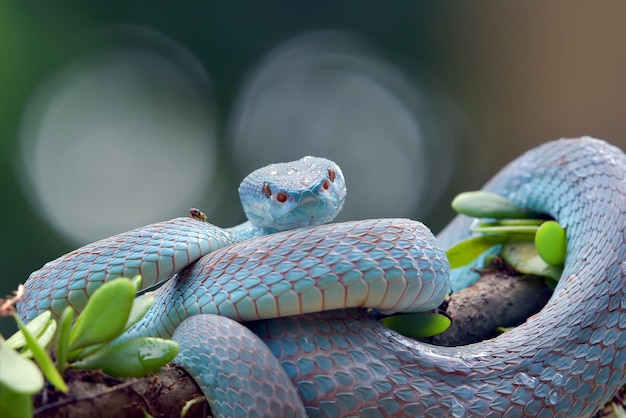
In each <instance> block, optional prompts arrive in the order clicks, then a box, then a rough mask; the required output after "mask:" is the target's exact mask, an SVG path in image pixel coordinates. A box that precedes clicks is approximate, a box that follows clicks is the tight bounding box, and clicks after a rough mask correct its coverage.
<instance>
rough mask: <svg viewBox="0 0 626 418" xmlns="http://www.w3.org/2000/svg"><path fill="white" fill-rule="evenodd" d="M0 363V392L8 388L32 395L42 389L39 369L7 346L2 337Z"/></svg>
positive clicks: (41, 376)
mask: <svg viewBox="0 0 626 418" xmlns="http://www.w3.org/2000/svg"><path fill="white" fill-rule="evenodd" d="M0 365H1V366H0V386H2V393H4V390H5V389H6V388H9V389H10V390H11V391H12V392H16V393H21V394H26V395H32V394H34V393H37V392H39V391H40V390H41V389H43V375H42V374H41V370H39V368H38V367H37V366H36V365H35V363H33V362H32V361H30V360H28V359H26V358H24V357H23V356H21V355H20V354H19V353H18V352H17V351H15V350H14V349H12V348H11V347H9V345H8V344H7V343H6V341H5V340H4V339H0ZM0 410H4V409H0Z"/></svg>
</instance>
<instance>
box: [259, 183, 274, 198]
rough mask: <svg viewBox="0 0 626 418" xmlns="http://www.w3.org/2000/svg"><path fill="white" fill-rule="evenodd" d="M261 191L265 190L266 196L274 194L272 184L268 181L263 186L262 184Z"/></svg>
mask: <svg viewBox="0 0 626 418" xmlns="http://www.w3.org/2000/svg"><path fill="white" fill-rule="evenodd" d="M261 191H262V192H263V194H264V195H265V197H270V196H271V195H272V189H270V185H269V184H267V183H263V186H261Z"/></svg>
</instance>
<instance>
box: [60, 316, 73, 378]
mask: <svg viewBox="0 0 626 418" xmlns="http://www.w3.org/2000/svg"><path fill="white" fill-rule="evenodd" d="M73 320H74V308H72V307H71V306H66V307H65V309H63V312H62V313H61V317H60V318H59V332H58V333H57V369H58V370H59V373H61V374H63V372H64V371H65V366H66V364H65V363H66V362H67V355H68V353H69V350H70V333H71V331H72V321H73Z"/></svg>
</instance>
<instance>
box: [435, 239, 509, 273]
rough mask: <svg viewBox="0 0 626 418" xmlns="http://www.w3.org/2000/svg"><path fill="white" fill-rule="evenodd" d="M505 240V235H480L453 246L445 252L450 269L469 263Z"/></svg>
mask: <svg viewBox="0 0 626 418" xmlns="http://www.w3.org/2000/svg"><path fill="white" fill-rule="evenodd" d="M507 239H508V237H507V236H506V235H480V236H477V237H471V238H468V239H466V240H463V241H461V242H459V243H457V244H455V245H454V246H452V247H451V248H450V249H448V251H446V254H447V256H448V260H449V262H450V268H452V269H455V268H458V267H463V266H465V265H467V264H469V263H471V262H472V261H474V260H475V259H476V257H478V256H479V255H481V254H482V253H484V252H485V251H487V250H488V249H489V248H491V247H493V246H494V245H497V244H501V243H502V242H504V241H506V240H507Z"/></svg>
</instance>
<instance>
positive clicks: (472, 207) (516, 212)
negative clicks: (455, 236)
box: [452, 190, 537, 219]
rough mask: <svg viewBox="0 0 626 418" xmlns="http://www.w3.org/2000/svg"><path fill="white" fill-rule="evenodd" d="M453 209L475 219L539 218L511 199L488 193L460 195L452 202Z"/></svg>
mask: <svg viewBox="0 0 626 418" xmlns="http://www.w3.org/2000/svg"><path fill="white" fill-rule="evenodd" d="M452 209H454V210H455V211H456V212H458V213H462V214H464V215H467V216H473V217H475V218H497V219H502V218H514V219H526V218H533V217H537V215H536V214H535V213H533V212H530V211H528V210H526V209H524V208H522V207H520V206H518V205H516V204H515V203H513V202H511V201H510V200H509V199H507V198H505V197H502V196H500V195H497V194H495V193H490V192H486V191H482V190H480V191H476V192H464V193H459V194H458V195H456V197H455V198H454V199H453V200H452Z"/></svg>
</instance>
